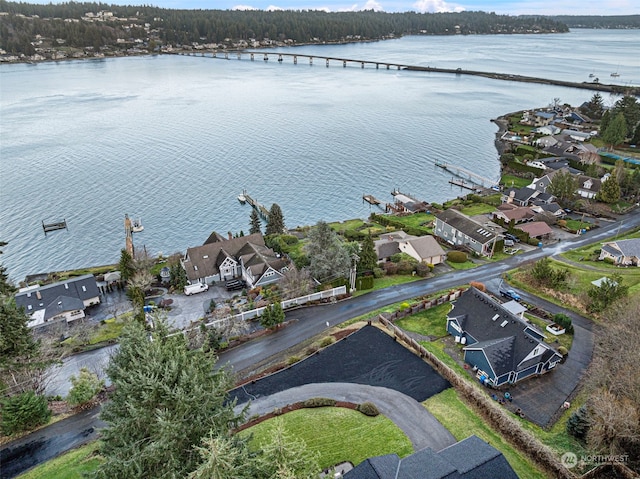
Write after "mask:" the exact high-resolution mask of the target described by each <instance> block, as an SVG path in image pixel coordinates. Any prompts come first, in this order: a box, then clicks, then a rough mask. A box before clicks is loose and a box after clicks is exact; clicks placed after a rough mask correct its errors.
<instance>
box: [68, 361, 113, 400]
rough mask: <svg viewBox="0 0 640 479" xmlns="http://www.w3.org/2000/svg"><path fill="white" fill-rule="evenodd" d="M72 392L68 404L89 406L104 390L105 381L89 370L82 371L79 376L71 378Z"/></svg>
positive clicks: (83, 369)
mask: <svg viewBox="0 0 640 479" xmlns="http://www.w3.org/2000/svg"><path fill="white" fill-rule="evenodd" d="M70 380H71V385H72V386H71V390H70V391H69V395H68V396H67V402H68V403H69V404H70V405H71V406H82V405H83V404H87V403H88V402H90V401H91V400H92V399H93V398H95V397H96V395H97V394H98V393H99V392H100V391H101V390H102V387H103V386H104V381H103V380H102V379H99V378H98V376H97V375H96V374H95V373H92V372H90V371H89V370H88V369H87V368H82V369H80V373H79V374H78V376H77V377H76V376H71V378H70Z"/></svg>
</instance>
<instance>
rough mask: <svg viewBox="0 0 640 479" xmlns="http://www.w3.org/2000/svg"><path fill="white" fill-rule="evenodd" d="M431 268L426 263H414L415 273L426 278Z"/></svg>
mask: <svg viewBox="0 0 640 479" xmlns="http://www.w3.org/2000/svg"><path fill="white" fill-rule="evenodd" d="M431 266H433V265H431ZM432 269H433V268H430V267H429V265H428V264H426V263H419V264H418V265H416V274H417V275H418V276H420V277H421V278H426V277H427V276H428V275H429V273H431V270H432Z"/></svg>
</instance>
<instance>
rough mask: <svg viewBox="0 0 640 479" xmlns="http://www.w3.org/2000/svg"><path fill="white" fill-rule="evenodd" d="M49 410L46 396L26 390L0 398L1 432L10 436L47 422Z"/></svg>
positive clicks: (49, 416)
mask: <svg viewBox="0 0 640 479" xmlns="http://www.w3.org/2000/svg"><path fill="white" fill-rule="evenodd" d="M50 418H51V411H49V407H48V404H47V398H45V397H44V396H37V395H36V393H34V392H33V391H27V392H25V393H22V394H18V395H17V396H12V397H10V398H5V399H3V400H2V425H1V428H2V434H4V435H6V436H10V435H11V434H14V433H16V432H20V431H28V430H30V429H34V428H36V427H38V426H40V425H42V424H46V423H47V422H49V419H50Z"/></svg>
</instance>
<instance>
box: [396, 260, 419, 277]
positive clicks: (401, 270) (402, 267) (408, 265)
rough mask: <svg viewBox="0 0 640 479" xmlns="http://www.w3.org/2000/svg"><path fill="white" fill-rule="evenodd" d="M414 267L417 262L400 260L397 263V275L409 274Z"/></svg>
mask: <svg viewBox="0 0 640 479" xmlns="http://www.w3.org/2000/svg"><path fill="white" fill-rule="evenodd" d="M411 259H413V258H411ZM416 266H417V262H416V260H415V259H413V261H405V260H402V261H400V262H399V263H398V274H411V273H412V272H413V269H414V268H415V267H416Z"/></svg>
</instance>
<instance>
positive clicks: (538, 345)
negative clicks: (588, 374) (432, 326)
mask: <svg viewBox="0 0 640 479" xmlns="http://www.w3.org/2000/svg"><path fill="white" fill-rule="evenodd" d="M452 305H453V308H452V309H451V311H450V312H449V314H448V315H447V331H448V332H449V334H451V335H452V336H454V337H455V340H456V342H457V343H460V344H463V345H465V346H464V361H465V362H466V363H467V364H469V365H471V366H472V367H473V368H476V369H477V370H478V371H479V372H478V374H479V376H480V377H483V378H484V379H483V383H485V384H487V385H489V386H501V385H504V384H514V383H517V382H519V381H521V380H523V379H525V378H529V377H534V376H539V375H541V374H544V373H547V372H548V371H551V370H552V369H553V368H555V367H556V365H557V364H558V363H559V362H560V360H561V359H562V356H561V355H560V354H559V353H558V352H557V351H556V350H554V349H553V348H552V347H551V346H550V345H548V344H546V343H545V342H544V337H545V336H544V333H543V332H541V331H540V330H538V329H537V328H536V327H535V326H533V325H531V324H528V323H527V322H525V321H524V320H523V319H522V318H521V317H519V316H517V315H515V314H513V313H512V312H511V311H509V310H508V309H507V308H505V307H503V306H502V305H501V304H500V303H499V302H497V301H496V300H494V299H493V298H492V297H490V296H489V295H487V294H486V293H483V292H481V291H479V290H477V289H476V288H473V287H471V288H469V289H468V290H467V291H465V292H464V293H462V294H461V295H460V297H459V298H458V299H457V300H456V301H455V302H453V303H452Z"/></svg>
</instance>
